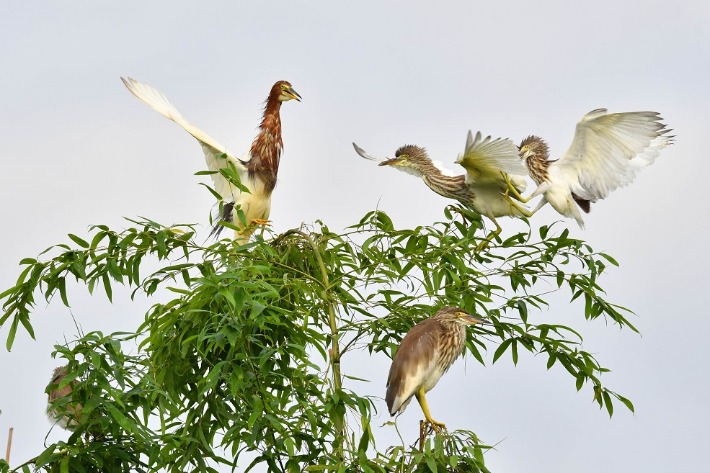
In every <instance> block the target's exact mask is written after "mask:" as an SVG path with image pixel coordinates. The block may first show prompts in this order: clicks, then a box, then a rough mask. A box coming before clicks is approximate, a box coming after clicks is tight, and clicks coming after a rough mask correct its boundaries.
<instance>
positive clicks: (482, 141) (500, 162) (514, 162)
mask: <svg viewBox="0 0 710 473" xmlns="http://www.w3.org/2000/svg"><path fill="white" fill-rule="evenodd" d="M353 147H354V148H355V151H356V152H357V153H358V154H359V155H360V156H361V157H363V158H365V159H369V160H377V158H374V157H372V156H370V155H369V154H367V153H366V152H365V150H363V149H362V148H360V147H359V146H358V145H356V144H355V143H353ZM456 163H457V164H460V165H461V166H463V168H464V169H466V174H465V175H464V174H462V175H455V174H454V173H453V172H451V171H449V170H447V169H445V168H444V167H443V166H441V165H440V164H439V163H437V162H435V161H432V160H431V159H430V158H429V155H428V154H427V152H426V150H425V149H424V148H422V147H419V146H414V145H405V146H402V147H401V148H399V149H398V150H397V152H396V153H395V157H394V158H390V159H384V160H381V161H380V163H379V165H380V166H392V167H394V168H396V169H400V170H402V171H404V172H407V173H409V174H412V175H414V176H417V177H421V178H422V180H423V181H424V183H425V184H426V185H427V186H428V187H429V188H430V189H431V190H433V191H434V192H436V193H437V194H439V195H442V196H444V197H447V198H449V199H454V200H457V201H459V202H461V203H462V204H463V205H464V206H466V207H468V208H470V209H473V210H475V211H476V212H478V213H479V214H481V215H484V216H486V217H488V218H489V219H490V220H491V221H492V222H493V224H494V225H495V226H496V228H495V230H493V231H492V232H491V233H490V234H489V235H488V236H487V237H486V238H485V239H484V240H483V242H481V244H480V245H479V246H478V248H477V249H478V250H482V249H484V248H485V247H486V246H487V245H488V244H489V243H490V241H491V240H492V239H493V238H494V237H495V236H496V235H498V234H499V233H500V232H501V227H500V225H499V224H498V221H497V220H496V217H504V216H510V217H528V216H530V215H531V213H530V211H529V209H527V208H526V207H525V206H524V205H522V204H520V203H518V202H515V200H514V199H516V198H517V197H518V196H519V195H520V193H521V192H523V191H524V190H525V187H526V182H525V178H524V177H523V176H524V175H525V174H526V170H525V167H524V166H523V164H522V162H521V161H520V158H519V156H518V148H517V147H516V146H515V144H514V143H513V142H512V141H511V140H509V139H503V138H496V139H492V138H491V137H490V136H487V137H486V138H482V135H481V133H480V132H478V133H476V136H475V138H474V137H473V134H472V133H471V132H470V131H469V132H468V136H467V139H466V148H465V150H464V153H463V154H461V155H459V157H458V159H457V160H456ZM508 183H511V185H512V186H513V187H514V188H515V189H516V194H513V196H512V197H511V196H509V195H508Z"/></svg>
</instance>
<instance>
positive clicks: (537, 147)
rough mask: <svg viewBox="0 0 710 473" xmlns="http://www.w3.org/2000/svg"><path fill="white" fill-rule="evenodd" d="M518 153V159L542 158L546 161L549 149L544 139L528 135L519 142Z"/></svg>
mask: <svg viewBox="0 0 710 473" xmlns="http://www.w3.org/2000/svg"><path fill="white" fill-rule="evenodd" d="M518 153H519V155H520V159H528V158H538V159H540V158H544V160H545V161H547V160H548V158H549V157H550V150H549V148H548V147H547V143H545V140H543V139H542V138H540V137H539V136H535V135H530V136H528V137H527V138H525V139H524V140H523V141H521V142H520V146H519V147H518Z"/></svg>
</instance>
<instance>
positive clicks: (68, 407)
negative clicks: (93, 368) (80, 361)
mask: <svg viewBox="0 0 710 473" xmlns="http://www.w3.org/2000/svg"><path fill="white" fill-rule="evenodd" d="M66 375H67V367H66V366H60V367H58V368H55V369H54V372H53V373H52V379H51V380H50V381H49V384H48V385H47V389H46V390H45V391H46V392H47V417H49V420H51V421H52V422H56V423H57V425H59V426H60V427H62V428H63V429H66V430H74V429H76V426H77V421H79V419H80V417H81V410H82V406H81V404H78V403H74V402H72V398H71V394H72V391H73V389H74V387H75V386H76V384H77V383H76V380H72V381H70V382H68V383H66V384H65V383H63V382H62V381H63V379H64V377H65V376H66ZM62 385H63V386H62Z"/></svg>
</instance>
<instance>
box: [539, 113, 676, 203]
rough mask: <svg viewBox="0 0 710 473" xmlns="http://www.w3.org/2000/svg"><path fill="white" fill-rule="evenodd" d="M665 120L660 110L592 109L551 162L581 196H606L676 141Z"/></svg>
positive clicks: (627, 182) (624, 183)
mask: <svg viewBox="0 0 710 473" xmlns="http://www.w3.org/2000/svg"><path fill="white" fill-rule="evenodd" d="M662 120H663V119H662V118H661V116H660V114H659V113H657V112H624V113H607V110H606V109H604V108H599V109H596V110H592V111H591V112H589V113H588V114H586V115H585V116H584V117H582V119H581V120H580V122H579V123H577V127H576V129H575V132H574V139H573V140H572V144H571V145H570V147H569V149H568V150H567V152H565V154H564V155H563V156H562V157H561V158H560V159H559V160H558V161H556V162H555V163H553V164H552V165H551V166H555V167H557V168H558V169H559V170H560V171H561V172H562V173H563V174H564V175H565V176H567V177H568V179H569V180H570V184H571V185H570V188H571V190H572V192H574V193H575V194H577V195H578V196H580V197H582V198H583V199H587V200H591V201H595V200H598V199H603V198H605V197H606V196H607V195H609V193H610V192H611V191H613V190H614V189H616V188H618V187H622V186H625V185H627V184H629V183H631V181H633V180H634V178H635V177H636V174H637V173H638V172H639V171H640V170H641V169H642V168H644V167H646V166H648V165H649V164H651V163H652V162H653V161H654V160H655V159H656V157H657V156H658V155H659V153H660V150H661V149H663V148H665V147H666V146H668V145H669V144H671V143H673V138H674V137H673V136H670V135H668V133H669V132H670V131H671V130H669V129H668V128H666V125H665V124H664V123H662Z"/></svg>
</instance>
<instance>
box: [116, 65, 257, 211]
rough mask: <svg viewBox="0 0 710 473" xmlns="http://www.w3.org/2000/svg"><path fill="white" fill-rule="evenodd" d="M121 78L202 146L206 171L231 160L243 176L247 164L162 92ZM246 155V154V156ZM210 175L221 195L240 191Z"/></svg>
mask: <svg viewBox="0 0 710 473" xmlns="http://www.w3.org/2000/svg"><path fill="white" fill-rule="evenodd" d="M121 80H122V81H123V84H124V85H125V86H126V88H127V89H128V90H129V91H130V92H131V93H132V94H133V95H135V96H136V97H137V98H138V99H140V100H141V101H142V102H144V103H145V104H146V105H148V106H149V107H150V108H152V109H153V110H155V111H156V112H158V113H160V114H161V115H163V116H164V117H166V118H168V119H170V120H172V121H174V122H175V123H177V124H178V125H180V126H181V127H183V128H184V129H185V131H187V132H188V133H189V134H191V135H192V136H193V137H194V138H195V139H196V140H197V141H199V142H200V145H201V146H202V150H203V151H204V153H205V160H206V161H207V168H208V169H209V170H210V171H219V170H220V169H223V168H226V167H227V166H228V164H227V163H228V162H231V163H232V164H234V166H235V167H236V169H237V172H238V173H239V177H240V179H241V180H242V181H244V179H245V178H246V176H247V168H246V166H245V162H244V160H241V159H239V158H237V157H235V156H233V155H232V154H230V153H229V152H228V151H227V148H225V147H224V146H222V145H221V144H219V143H218V142H217V141H216V140H215V139H213V138H212V137H211V136H209V135H208V134H207V133H205V132H203V131H202V130H200V129H199V128H197V127H196V126H194V125H192V124H191V123H190V122H188V121H187V120H186V119H185V117H183V116H182V114H181V113H180V112H179V111H178V109H177V108H176V107H175V105H173V104H172V102H170V100H169V99H168V98H167V97H166V96H165V95H164V94H163V93H162V92H160V91H159V90H157V89H155V88H153V87H151V86H149V85H147V84H143V83H141V82H139V81H137V80H135V79H132V78H130V77H129V78H127V79H124V78H123V77H121ZM248 157H249V156H246V158H247V159H248ZM211 177H212V181H213V182H214V185H215V190H216V191H217V192H218V193H219V194H220V195H221V196H222V198H223V199H225V200H233V199H235V198H236V195H235V194H239V193H240V191H239V190H238V189H236V188H235V187H234V186H233V185H232V184H231V183H230V182H229V181H228V180H227V179H226V178H225V177H224V176H222V175H221V174H219V173H215V174H212V175H211Z"/></svg>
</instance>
